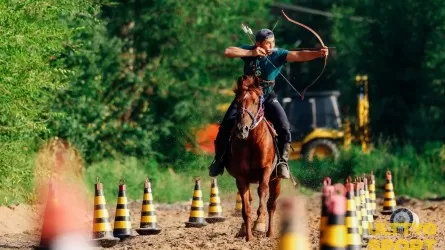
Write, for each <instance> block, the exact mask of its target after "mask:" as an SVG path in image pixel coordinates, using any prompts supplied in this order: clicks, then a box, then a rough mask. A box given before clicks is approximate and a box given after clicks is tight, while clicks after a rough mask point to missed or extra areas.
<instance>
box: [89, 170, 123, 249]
mask: <svg viewBox="0 0 445 250" xmlns="http://www.w3.org/2000/svg"><path fill="white" fill-rule="evenodd" d="M94 186H95V195H94V216H93V241H94V242H95V243H98V244H99V245H100V246H102V247H113V246H114V245H116V243H117V242H118V241H119V238H115V237H114V236H113V230H112V228H111V224H110V217H109V215H108V210H107V203H106V201H105V196H104V190H103V185H102V183H101V182H100V181H99V178H97V181H96V184H95V185H94Z"/></svg>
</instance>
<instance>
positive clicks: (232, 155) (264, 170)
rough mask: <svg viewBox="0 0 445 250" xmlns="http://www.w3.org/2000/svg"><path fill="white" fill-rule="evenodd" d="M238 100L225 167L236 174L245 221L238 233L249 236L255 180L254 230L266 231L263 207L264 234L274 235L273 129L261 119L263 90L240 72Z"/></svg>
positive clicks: (277, 186) (277, 185) (277, 189)
mask: <svg viewBox="0 0 445 250" xmlns="http://www.w3.org/2000/svg"><path fill="white" fill-rule="evenodd" d="M235 94H236V102H237V109H238V112H237V119H236V125H235V127H234V129H233V130H232V133H231V143H230V152H229V154H228V159H227V164H226V169H227V172H229V174H230V175H232V176H233V177H235V179H236V185H237V187H238V191H239V193H240V196H241V199H242V204H243V209H242V216H243V220H244V223H243V225H242V226H241V229H240V233H239V234H238V236H244V235H245V236H246V241H249V240H251V239H252V237H253V236H252V218H251V211H252V208H251V204H250V200H251V199H249V197H251V194H250V190H249V184H250V183H258V184H259V186H258V196H259V207H258V211H257V215H258V218H257V220H256V222H255V226H254V230H256V231H260V232H265V231H266V223H265V222H266V209H265V201H266V197H267V196H268V195H269V200H268V201H267V211H268V214H269V225H268V230H267V234H266V235H267V237H273V235H274V226H273V215H274V212H275V208H276V203H277V198H278V196H279V194H280V178H272V179H271V176H272V171H273V170H274V166H275V164H276V161H277V159H278V158H277V156H276V153H277V152H276V148H275V144H274V142H273V140H274V136H275V131H274V130H273V129H272V128H271V127H270V126H269V125H268V122H267V121H266V120H265V118H264V103H263V101H264V100H263V92H262V90H261V87H260V82H259V79H258V78H257V77H254V76H247V75H243V76H241V77H240V78H239V79H238V84H237V88H236V90H235Z"/></svg>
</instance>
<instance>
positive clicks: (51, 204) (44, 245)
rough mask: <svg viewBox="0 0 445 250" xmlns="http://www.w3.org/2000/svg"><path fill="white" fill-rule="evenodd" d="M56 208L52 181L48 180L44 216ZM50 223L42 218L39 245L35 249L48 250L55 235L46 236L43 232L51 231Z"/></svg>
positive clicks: (56, 203)
mask: <svg viewBox="0 0 445 250" xmlns="http://www.w3.org/2000/svg"><path fill="white" fill-rule="evenodd" d="M57 206H58V200H57V198H56V196H55V194H54V186H53V182H52V179H50V181H49V184H48V196H47V201H46V208H45V212H44V215H49V214H52V213H54V211H56V210H57ZM52 223H53V222H52V220H48V219H47V218H44V220H43V225H42V231H41V236H40V245H39V246H38V247H36V249H41V250H43V249H50V246H51V241H52V239H53V238H54V237H55V235H54V233H51V234H48V233H45V232H50V231H51V226H52Z"/></svg>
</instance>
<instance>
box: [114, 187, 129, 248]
mask: <svg viewBox="0 0 445 250" xmlns="http://www.w3.org/2000/svg"><path fill="white" fill-rule="evenodd" d="M125 190H126V186H125V184H124V182H123V180H121V184H119V192H118V197H117V204H116V215H115V217H114V229H113V235H114V237H118V238H120V239H121V240H125V239H127V238H129V237H132V236H133V233H132V230H131V219H130V210H129V209H128V201H127V194H126V192H125Z"/></svg>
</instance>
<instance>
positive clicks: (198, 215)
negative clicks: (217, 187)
mask: <svg viewBox="0 0 445 250" xmlns="http://www.w3.org/2000/svg"><path fill="white" fill-rule="evenodd" d="M204 226H207V222H206V221H205V219H204V203H203V201H202V191H201V180H200V179H199V178H197V179H196V180H195V189H194V191H193V201H192V206H191V208H190V217H189V221H188V222H186V223H185V227H204Z"/></svg>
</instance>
